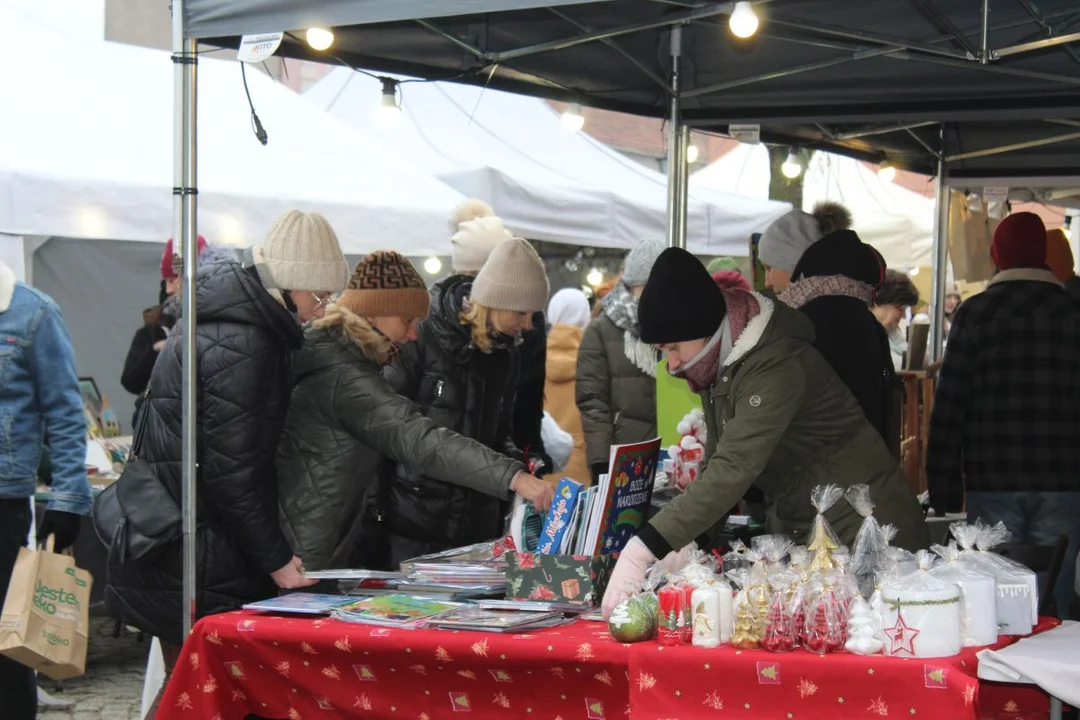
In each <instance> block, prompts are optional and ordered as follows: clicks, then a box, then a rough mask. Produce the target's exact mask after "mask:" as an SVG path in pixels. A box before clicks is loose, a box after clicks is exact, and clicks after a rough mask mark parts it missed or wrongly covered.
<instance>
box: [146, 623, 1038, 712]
mask: <svg viewBox="0 0 1080 720" xmlns="http://www.w3.org/2000/svg"><path fill="white" fill-rule="evenodd" d="M1055 624H1056V621H1047V624H1046V625H1044V626H1042V627H1050V626H1052V625H1055ZM1006 644H1007V641H1006ZM975 652H976V649H974V648H973V649H969V650H965V651H964V652H963V653H962V654H960V655H958V656H956V657H953V658H943V659H937V660H914V659H900V658H887V657H882V656H872V657H859V656H855V655H848V654H846V653H837V654H834V655H826V656H817V655H811V654H810V653H807V652H805V651H802V650H799V651H796V652H792V653H786V654H773V653H767V652H764V651H760V650H746V651H736V650H734V649H732V648H730V647H722V648H718V649H713V650H704V649H701V648H693V647H689V646H682V647H669V648H661V647H660V646H659V645H657V644H656V643H639V644H636V645H623V644H620V643H617V642H615V641H614V640H612V639H611V637H610V635H609V634H608V631H607V628H606V627H605V625H603V624H601V623H593V622H586V621H577V622H574V623H572V624H570V625H565V626H562V627H558V628H554V629H550V630H542V631H536V632H532V633H526V634H521V635H508V634H507V635H500V634H494V633H478V632H451V631H442V630H399V629H387V628H380V627H374V626H370V625H356V624H349V623H342V622H339V621H336V620H329V619H323V620H312V619H309V618H285V617H279V616H272V615H262V614H256V613H250V612H233V613H225V614H222V615H215V616H211V617H208V618H205V619H203V620H202V621H200V622H199V623H198V625H196V627H195V630H194V631H193V634H192V636H191V638H190V639H189V640H188V642H187V643H186V644H185V646H184V653H183V655H182V656H181V658H180V662H179V664H178V665H177V668H176V670H175V672H174V673H173V676H172V679H171V680H170V683H169V687H168V690H167V692H166V695H165V698H164V701H163V703H162V706H161V708H162V709H161V712H160V713H159V715H158V717H159V718H162V719H163V720H173V719H182V720H191V719H194V718H198V719H199V720H204V719H205V720H215V719H220V720H234V719H235V720H242V719H243V718H244V717H245V716H246V715H247V714H248V713H253V714H256V715H259V716H262V717H268V718H289V719H290V720H293V719H298V720H305V719H307V718H352V717H357V718H360V717H363V718H374V717H378V718H396V717H400V718H409V719H410V720H422V719H424V718H426V719H427V720H435V719H436V718H456V717H459V715H458V713H462V712H468V713H470V715H469V717H473V718H485V717H490V718H506V717H535V718H546V719H548V720H553V719H554V718H563V719H564V720H570V719H571V718H583V719H586V720H605V719H608V720H610V719H614V718H623V717H626V716H627V715H629V717H631V718H633V719H635V720H636V719H648V720H654V719H659V718H668V719H675V718H683V719H686V720H689V719H691V718H706V717H712V716H717V717H722V716H723V712H722V711H724V710H727V711H731V710H737V711H738V713H739V716H740V717H743V718H780V719H781V720H783V719H784V718H790V719H791V720H795V719H796V718H821V717H828V718H830V719H831V718H837V719H839V718H868V717H915V718H940V719H942V720H946V719H947V720H963V719H965V718H969V719H971V720H976V718H979V719H981V718H1002V719H1005V718H1008V719H1009V720H1020V719H1021V718H1023V719H1024V720H1026V719H1027V718H1034V717H1037V716H1038V715H1039V713H1040V712H1041V714H1042V717H1045V714H1046V704H1047V703H1046V698H1045V696H1044V695H1043V694H1042V693H1041V692H1039V691H1038V690H1037V689H1036V688H1034V687H1025V686H1022V685H1016V686H1005V688H1006V689H1004V690H1002V689H1001V688H996V690H997V691H998V692H995V693H987V692H985V691H984V690H985V688H983V687H982V686H981V685H980V683H979V681H978V678H977V665H978V663H977V661H976V659H975ZM1002 693H1004V694H1002ZM912 711H914V712H912Z"/></svg>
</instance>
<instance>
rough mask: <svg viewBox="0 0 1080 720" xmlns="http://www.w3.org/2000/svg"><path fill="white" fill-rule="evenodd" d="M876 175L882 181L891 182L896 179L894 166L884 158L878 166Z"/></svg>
mask: <svg viewBox="0 0 1080 720" xmlns="http://www.w3.org/2000/svg"><path fill="white" fill-rule="evenodd" d="M877 176H878V178H880V179H881V181H882V182H892V181H893V180H895V179H896V166H895V165H893V164H892V163H891V162H889V161H888V160H886V161H885V162H883V163H881V165H880V166H879V167H878V171H877Z"/></svg>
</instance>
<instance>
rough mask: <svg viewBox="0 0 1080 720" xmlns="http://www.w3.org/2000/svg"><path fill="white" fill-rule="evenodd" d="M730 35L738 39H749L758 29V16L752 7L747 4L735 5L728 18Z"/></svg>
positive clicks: (739, 3)
mask: <svg viewBox="0 0 1080 720" xmlns="http://www.w3.org/2000/svg"><path fill="white" fill-rule="evenodd" d="M728 27H729V28H731V34H732V35H734V36H735V37H738V38H748V37H751V36H752V35H753V34H754V33H756V32H757V29H758V16H757V13H755V12H754V6H753V5H751V4H750V3H748V2H737V3H735V9H734V10H733V11H732V13H731V17H730V18H728Z"/></svg>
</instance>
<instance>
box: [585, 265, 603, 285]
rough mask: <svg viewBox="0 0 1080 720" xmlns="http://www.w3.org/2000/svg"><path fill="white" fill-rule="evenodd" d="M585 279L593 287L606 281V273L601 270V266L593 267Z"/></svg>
mask: <svg viewBox="0 0 1080 720" xmlns="http://www.w3.org/2000/svg"><path fill="white" fill-rule="evenodd" d="M585 281H586V282H587V283H589V284H590V285H592V286H593V287H596V286H597V285H599V284H600V283H602V282H604V273H602V272H600V268H593V269H592V270H590V271H589V274H588V275H586V276H585Z"/></svg>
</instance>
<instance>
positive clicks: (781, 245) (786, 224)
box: [758, 210, 822, 272]
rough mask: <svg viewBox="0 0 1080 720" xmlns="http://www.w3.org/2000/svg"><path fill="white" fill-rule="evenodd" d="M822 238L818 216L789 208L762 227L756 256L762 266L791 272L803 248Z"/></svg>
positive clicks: (804, 250) (804, 249)
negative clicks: (786, 211)
mask: <svg viewBox="0 0 1080 720" xmlns="http://www.w3.org/2000/svg"><path fill="white" fill-rule="evenodd" d="M821 237H822V236H821V228H819V227H818V221H817V218H815V217H814V216H813V215H811V214H810V213H808V212H803V211H802V210H792V211H791V212H789V213H787V214H786V215H781V216H780V217H779V218H777V219H776V220H774V221H773V224H772V225H770V226H769V227H767V228H765V232H763V233H762V234H761V240H760V241H759V242H758V255H759V257H760V258H761V262H762V263H764V264H765V265H768V266H769V267H772V268H776V269H777V270H785V271H787V272H792V271H794V270H795V265H796V263H798V262H799V258H801V257H802V255H803V253H804V252H806V249H807V248H808V247H810V246H811V245H813V244H814V243H816V242H817V241H818V240H820V239H821Z"/></svg>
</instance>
